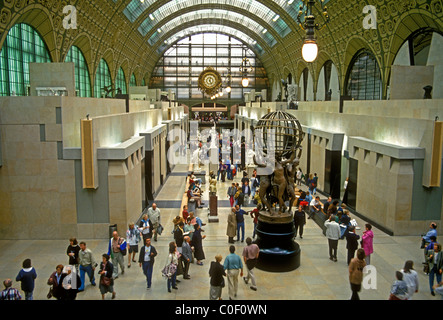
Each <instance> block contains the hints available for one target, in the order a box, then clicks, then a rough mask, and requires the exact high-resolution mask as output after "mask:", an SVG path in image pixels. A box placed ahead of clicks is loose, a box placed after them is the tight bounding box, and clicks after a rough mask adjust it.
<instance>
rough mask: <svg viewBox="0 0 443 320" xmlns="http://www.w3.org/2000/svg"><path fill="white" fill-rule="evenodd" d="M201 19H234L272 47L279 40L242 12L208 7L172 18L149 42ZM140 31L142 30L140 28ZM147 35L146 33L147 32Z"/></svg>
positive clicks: (152, 43)
mask: <svg viewBox="0 0 443 320" xmlns="http://www.w3.org/2000/svg"><path fill="white" fill-rule="evenodd" d="M199 19H213V20H215V21H217V22H219V21H220V22H223V21H232V22H236V23H239V24H241V25H243V26H244V27H245V28H247V29H250V30H252V31H254V32H256V33H257V35H258V36H260V37H262V38H263V39H264V40H265V41H266V43H267V44H268V45H269V46H270V47H272V46H274V45H275V44H276V43H277V41H276V40H275V39H274V37H273V36H272V34H270V32H264V30H265V28H264V27H263V26H261V25H260V24H259V23H257V22H256V21H254V20H252V19H250V18H248V17H245V16H244V15H242V14H239V13H236V12H230V11H226V10H219V9H214V10H213V9H206V10H197V11H194V12H189V13H186V14H183V15H181V16H179V17H177V18H175V19H172V20H170V21H168V22H167V23H166V24H165V25H163V26H162V27H161V29H157V30H156V31H155V32H154V33H153V34H152V36H151V37H150V38H149V40H148V41H149V44H150V45H151V46H153V45H154V44H155V43H156V42H157V41H158V40H159V39H160V37H161V36H162V34H165V33H167V32H169V31H170V30H172V29H174V28H176V27H178V26H180V25H183V24H185V23H187V22H190V21H195V20H199ZM139 31H140V32H142V31H141V30H140V28H139ZM145 35H146V34H145Z"/></svg>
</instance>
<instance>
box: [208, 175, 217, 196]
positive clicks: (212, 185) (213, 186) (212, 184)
mask: <svg viewBox="0 0 443 320" xmlns="http://www.w3.org/2000/svg"><path fill="white" fill-rule="evenodd" d="M209 195H211V196H216V195H217V179H216V178H215V174H214V171H211V172H209Z"/></svg>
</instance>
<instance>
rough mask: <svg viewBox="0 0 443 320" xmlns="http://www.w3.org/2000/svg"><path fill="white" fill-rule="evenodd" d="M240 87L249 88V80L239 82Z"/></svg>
mask: <svg viewBox="0 0 443 320" xmlns="http://www.w3.org/2000/svg"><path fill="white" fill-rule="evenodd" d="M241 85H242V86H243V87H244V88H246V87H247V86H249V79H248V78H243V79H242V80H241Z"/></svg>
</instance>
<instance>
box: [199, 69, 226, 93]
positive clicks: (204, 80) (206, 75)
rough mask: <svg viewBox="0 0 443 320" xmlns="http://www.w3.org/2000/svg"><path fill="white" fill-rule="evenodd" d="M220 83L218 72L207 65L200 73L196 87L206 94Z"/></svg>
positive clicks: (213, 90) (214, 89) (216, 88)
mask: <svg viewBox="0 0 443 320" xmlns="http://www.w3.org/2000/svg"><path fill="white" fill-rule="evenodd" d="M221 84H222V79H221V76H220V73H218V71H217V70H215V69H214V68H212V67H208V68H206V69H205V70H203V72H202V73H200V76H199V78H198V87H199V88H200V90H201V91H203V92H205V93H206V94H208V95H212V94H213V93H214V92H216V91H217V90H218V89H219V88H220V87H221Z"/></svg>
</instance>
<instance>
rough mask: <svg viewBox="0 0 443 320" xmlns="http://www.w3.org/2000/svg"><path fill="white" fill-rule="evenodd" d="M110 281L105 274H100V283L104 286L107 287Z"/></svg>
mask: <svg viewBox="0 0 443 320" xmlns="http://www.w3.org/2000/svg"><path fill="white" fill-rule="evenodd" d="M111 283H112V279H111V278H109V277H106V276H103V275H102V276H101V277H100V284H101V285H103V286H105V287H109V286H110V285H111Z"/></svg>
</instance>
